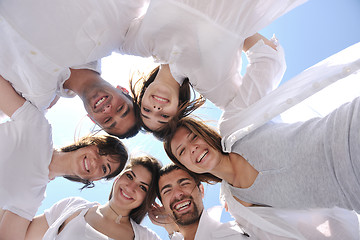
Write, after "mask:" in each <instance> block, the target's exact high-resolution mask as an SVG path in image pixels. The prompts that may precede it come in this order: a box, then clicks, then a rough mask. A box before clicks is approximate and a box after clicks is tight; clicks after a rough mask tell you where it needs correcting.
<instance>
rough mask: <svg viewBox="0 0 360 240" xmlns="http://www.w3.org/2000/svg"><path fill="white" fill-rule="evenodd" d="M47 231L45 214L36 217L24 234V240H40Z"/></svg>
mask: <svg viewBox="0 0 360 240" xmlns="http://www.w3.org/2000/svg"><path fill="white" fill-rule="evenodd" d="M48 229H49V225H48V223H47V220H46V217H45V214H41V215H39V216H36V217H35V218H34V219H33V220H32V221H31V223H30V225H29V228H28V230H27V232H26V237H25V239H26V240H37V239H42V237H43V236H44V235H45V233H46V231H47V230H48Z"/></svg>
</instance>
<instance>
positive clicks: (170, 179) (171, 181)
mask: <svg viewBox="0 0 360 240" xmlns="http://www.w3.org/2000/svg"><path fill="white" fill-rule="evenodd" d="M183 178H188V179H190V180H191V181H194V179H193V178H192V177H191V176H190V174H189V173H188V172H186V171H184V170H181V169H176V170H173V171H172V172H170V173H168V174H165V175H162V176H161V177H160V179H159V189H161V188H162V187H163V186H165V185H176V184H177V183H178V180H179V179H183ZM194 182H195V181H194Z"/></svg>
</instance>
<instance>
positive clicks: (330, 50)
mask: <svg viewBox="0 0 360 240" xmlns="http://www.w3.org/2000/svg"><path fill="white" fill-rule="evenodd" d="M359 23H360V0H342V1H336V0H310V1H309V2H307V3H305V4H304V5H302V6H300V7H298V8H296V9H294V10H293V11H292V12H290V13H288V14H286V15H285V16H283V17H281V18H279V19H277V20H276V21H275V22H273V23H272V24H271V25H269V26H268V27H266V28H265V29H263V30H262V31H260V33H262V34H263V35H265V36H266V37H268V38H270V37H271V36H272V34H273V33H275V34H276V36H277V38H278V39H279V41H280V43H281V44H282V46H283V47H284V49H285V53H286V61H287V71H286V73H285V76H284V79H283V81H287V80H289V79H291V78H292V77H293V76H295V75H297V74H298V73H300V72H301V71H303V70H305V69H306V68H308V67H310V66H312V65H313V64H315V63H317V62H319V61H321V60H322V59H324V58H326V57H328V56H330V55H332V54H334V53H336V52H338V51H340V50H342V49H344V48H346V47H348V46H350V45H352V44H354V43H357V42H359V40H360V30H359V29H360V28H359V26H358V25H359ZM151 66H154V65H153V64H152V62H151V59H140V58H137V57H129V56H120V55H118V54H113V55H111V56H110V57H107V58H105V59H103V62H102V71H103V78H105V79H106V80H108V81H109V82H111V83H112V84H114V85H117V84H119V85H122V86H126V87H127V86H128V79H129V75H130V73H131V71H133V70H135V69H137V68H138V67H141V69H142V70H146V69H150V68H151ZM196 114H197V115H198V116H200V117H202V118H203V119H208V120H213V123H214V124H216V120H217V119H218V118H219V116H220V111H219V110H218V109H216V108H215V107H214V106H213V105H212V104H211V103H207V104H206V106H205V107H203V108H202V109H201V110H199V111H197V112H196ZM47 118H48V119H49V121H50V123H51V124H52V127H53V139H54V140H53V141H54V145H55V147H59V146H63V145H66V144H69V143H71V142H72V141H73V140H74V139H76V138H77V137H78V136H79V134H80V136H81V135H84V134H86V133H87V132H88V131H89V129H90V127H91V126H92V123H91V122H90V121H89V120H88V119H87V118H86V113H85V111H84V110H83V107H82V104H81V101H80V100H79V99H78V98H75V99H62V100H60V101H59V102H58V103H57V105H56V106H55V107H54V108H52V109H50V110H49V111H48V113H47ZM124 143H125V144H126V146H127V147H128V149H129V151H130V152H131V153H133V154H150V155H152V156H154V157H156V158H158V159H159V160H161V162H162V163H163V164H164V165H165V164H167V163H169V160H168V158H167V156H166V154H165V152H164V150H163V147H162V143H160V142H158V141H157V140H155V139H154V138H153V137H152V136H151V135H149V134H139V135H138V136H136V137H135V138H132V139H129V140H125V141H124ZM111 184H112V182H105V181H100V182H98V183H96V187H95V188H94V189H89V190H83V191H82V192H80V191H79V190H78V189H79V188H80V187H81V185H79V184H74V183H71V182H69V181H67V180H65V179H62V178H57V179H55V180H54V181H52V182H50V183H49V185H48V188H47V197H46V199H45V200H44V201H43V204H42V206H41V207H40V209H39V211H38V213H39V214H40V213H42V212H43V211H44V209H46V208H49V207H50V206H51V205H52V204H54V203H55V202H56V201H58V200H60V199H62V198H65V197H68V196H81V197H83V198H85V199H87V200H89V201H97V202H99V203H105V202H106V201H107V198H108V194H109V191H110V188H111ZM218 193H219V186H218V185H215V186H211V187H207V188H206V193H205V207H206V208H209V207H211V206H215V205H219V201H218ZM229 219H230V217H229V215H227V214H224V215H223V216H222V221H227V220H229ZM143 224H144V225H146V226H149V227H150V228H152V229H153V230H155V231H156V232H157V233H158V234H159V235H160V236H161V237H162V238H163V239H167V238H168V237H167V234H166V232H165V231H164V230H163V229H161V228H158V227H156V226H154V225H152V224H151V223H150V222H149V221H148V220H147V219H145V220H144V222H143Z"/></svg>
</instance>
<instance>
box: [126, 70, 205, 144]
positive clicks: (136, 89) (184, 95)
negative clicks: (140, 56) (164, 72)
mask: <svg viewBox="0 0 360 240" xmlns="http://www.w3.org/2000/svg"><path fill="white" fill-rule="evenodd" d="M159 68H160V67H159V66H158V67H156V68H154V69H153V70H152V71H151V72H150V73H149V74H148V75H145V74H143V75H142V76H141V77H140V79H139V80H137V81H136V82H135V83H134V82H133V78H131V79H130V85H131V86H130V88H131V93H132V95H133V96H134V102H135V103H136V104H134V111H135V114H136V115H135V116H136V117H137V118H138V119H140V124H141V127H142V129H141V130H142V131H145V132H151V133H153V134H154V136H155V137H156V138H158V139H159V140H163V139H164V137H165V136H166V135H167V134H168V133H169V129H170V126H168V124H165V126H163V127H162V128H161V129H159V130H156V131H154V130H151V129H150V128H148V127H147V126H146V125H145V124H144V122H143V121H142V118H141V114H140V113H141V101H142V99H143V96H144V93H145V91H146V89H147V87H148V86H149V85H150V84H151V83H152V82H154V80H155V78H156V76H157V74H158V72H159ZM191 90H192V91H191ZM191 95H193V96H194V97H193V99H192V100H191ZM195 95H196V94H195V91H194V89H193V88H192V86H191V83H190V81H189V79H188V78H184V80H183V83H182V85H181V86H180V90H179V106H178V111H177V113H176V115H175V116H174V117H173V118H172V119H171V120H170V121H169V124H173V122H177V121H178V120H179V119H181V118H183V117H186V116H188V115H189V114H190V113H192V112H193V111H195V110H196V109H198V108H199V107H200V106H202V105H203V104H204V103H205V98H203V97H202V96H200V97H199V98H196V99H195ZM135 105H136V106H135ZM135 108H136V110H135ZM171 122H172V123H171Z"/></svg>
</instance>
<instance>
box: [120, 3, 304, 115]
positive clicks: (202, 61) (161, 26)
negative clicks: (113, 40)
mask: <svg viewBox="0 0 360 240" xmlns="http://www.w3.org/2000/svg"><path fill="white" fill-rule="evenodd" d="M303 2H305V1H304V0H278V1H269V0H245V1H239V0H198V1H194V0H153V1H151V2H150V5H149V7H148V10H147V12H146V14H145V15H144V17H143V18H141V19H139V20H138V21H134V22H133V24H132V25H131V27H130V29H129V31H128V33H127V36H126V39H125V42H124V44H123V45H122V46H121V47H120V52H121V53H124V54H132V55H137V56H142V57H151V56H152V57H153V58H154V60H155V61H156V62H159V63H162V64H169V65H170V70H171V73H172V75H173V77H174V78H175V79H176V80H177V81H178V82H179V83H180V84H181V83H182V81H183V79H184V78H185V77H187V78H189V80H190V83H191V84H192V85H193V87H194V88H195V90H197V91H198V92H199V93H200V94H202V95H203V96H204V97H205V98H207V99H209V100H210V101H212V102H213V103H214V104H215V105H216V106H218V107H220V108H224V107H225V106H226V105H227V104H228V103H229V101H230V100H231V99H232V98H234V96H235V95H236V94H237V92H238V86H239V85H241V84H242V78H241V76H240V68H241V58H240V55H241V52H242V48H243V43H244V40H245V39H246V38H247V37H249V36H251V35H253V34H255V33H256V32H258V31H259V30H260V29H262V28H264V27H265V26H266V25H268V24H270V23H271V22H272V21H273V20H275V19H276V18H278V17H280V16H281V15H283V14H285V13H286V12H288V11H290V10H291V9H293V8H294V7H296V6H298V5H300V4H302V3H303ZM225 83H226V84H225ZM249 94H251V93H249Z"/></svg>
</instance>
